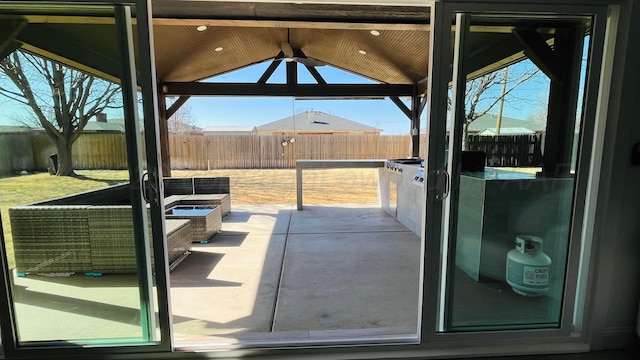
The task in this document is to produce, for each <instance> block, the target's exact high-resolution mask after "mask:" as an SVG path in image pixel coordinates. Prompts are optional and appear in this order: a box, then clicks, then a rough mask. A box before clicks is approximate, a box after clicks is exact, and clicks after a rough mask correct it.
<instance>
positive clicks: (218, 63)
mask: <svg viewBox="0 0 640 360" xmlns="http://www.w3.org/2000/svg"><path fill="white" fill-rule="evenodd" d="M153 9H154V12H153V14H154V33H155V50H156V68H157V73H158V78H160V79H161V80H163V81H194V80H200V79H204V78H207V77H211V76H214V75H217V74H222V73H225V72H228V71H232V70H235V69H239V68H242V67H244V66H247V65H250V64H253V63H258V62H262V61H269V60H271V59H274V58H276V57H277V56H278V54H279V52H280V51H281V43H282V42H288V43H290V44H291V46H292V48H294V49H300V50H301V51H302V52H303V53H304V54H305V55H306V56H307V57H310V58H313V59H316V60H319V61H321V62H324V63H326V64H328V65H332V66H335V67H337V68H341V69H344V70H347V71H350V72H352V73H355V74H359V75H362V76H365V77H367V78H370V79H373V80H376V81H379V82H382V83H390V84H413V83H417V82H419V81H421V80H423V79H425V78H426V77H427V71H428V52H429V29H430V28H429V9H428V8H426V7H400V6H391V7H389V6H346V5H317V4H316V5H314V4H304V5H303V4H277V3H244V2H240V3H238V2H207V1H188V2H187V1H171V0H154V1H153ZM200 25H206V26H207V29H206V30H205V31H201V32H199V31H197V30H196V27H197V26H200ZM371 30H376V31H378V32H379V35H378V36H374V35H372V34H371ZM216 48H222V51H215V49H216ZM360 50H363V51H364V52H366V54H360V52H359V51H360Z"/></svg>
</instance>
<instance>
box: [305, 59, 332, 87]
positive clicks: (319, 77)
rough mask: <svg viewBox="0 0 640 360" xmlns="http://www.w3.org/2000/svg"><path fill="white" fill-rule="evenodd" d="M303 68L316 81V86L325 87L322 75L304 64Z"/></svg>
mask: <svg viewBox="0 0 640 360" xmlns="http://www.w3.org/2000/svg"><path fill="white" fill-rule="evenodd" d="M304 66H305V67H306V68H307V70H308V71H309V73H310V74H311V76H313V78H314V79H316V81H317V82H318V84H320V85H327V81H326V80H325V79H324V78H323V77H322V75H321V74H320V73H319V72H318V70H317V69H316V68H314V67H313V66H309V65H306V64H305V65H304Z"/></svg>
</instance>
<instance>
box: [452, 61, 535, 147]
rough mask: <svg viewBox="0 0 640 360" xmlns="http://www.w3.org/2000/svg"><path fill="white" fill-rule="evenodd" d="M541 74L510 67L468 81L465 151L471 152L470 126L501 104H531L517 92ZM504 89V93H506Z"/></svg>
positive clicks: (464, 137)
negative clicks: (469, 146) (468, 138)
mask: <svg viewBox="0 0 640 360" xmlns="http://www.w3.org/2000/svg"><path fill="white" fill-rule="evenodd" d="M539 73H540V71H539V70H538V69H537V68H536V67H535V66H534V65H532V64H531V66H525V65H524V64H522V65H521V66H510V67H509V68H508V71H502V70H497V71H494V72H491V73H489V74H486V75H483V76H480V77H477V78H475V79H473V80H470V81H468V82H467V85H466V87H465V116H464V125H463V132H462V134H463V138H462V149H463V150H466V149H467V135H468V133H469V125H471V123H472V122H474V121H475V120H477V119H478V118H480V117H481V116H483V115H485V114H487V113H489V112H490V111H491V110H492V109H493V108H494V107H495V106H496V105H497V104H498V103H499V102H500V101H504V102H505V103H509V105H510V106H511V107H518V106H522V105H526V104H528V103H529V99H526V98H521V97H516V96H513V95H514V90H515V89H516V88H517V87H518V86H520V85H522V84H523V83H525V82H527V81H530V80H532V79H534V78H535V77H536V75H538V74H539ZM502 89H503V90H502Z"/></svg>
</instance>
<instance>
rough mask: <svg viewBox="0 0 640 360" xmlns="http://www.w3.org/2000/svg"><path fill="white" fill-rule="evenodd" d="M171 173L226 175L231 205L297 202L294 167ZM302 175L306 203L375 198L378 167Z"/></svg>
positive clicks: (353, 201)
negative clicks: (229, 187) (229, 182)
mask: <svg viewBox="0 0 640 360" xmlns="http://www.w3.org/2000/svg"><path fill="white" fill-rule="evenodd" d="M172 176H174V177H182V176H194V177H195V176H228V177H229V178H230V180H231V203H232V205H234V204H235V205H240V204H295V203H296V171H295V170H290V169H282V170H211V171H186V170H174V171H173V172H172ZM302 176H303V184H304V186H303V194H304V203H305V204H336V203H359V204H360V203H366V204H369V203H377V202H378V170H377V169H330V170H324V169H323V170H304V171H303V175H302Z"/></svg>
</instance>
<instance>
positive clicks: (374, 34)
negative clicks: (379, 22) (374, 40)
mask: <svg viewBox="0 0 640 360" xmlns="http://www.w3.org/2000/svg"><path fill="white" fill-rule="evenodd" d="M369 33H371V35H373V36H379V35H380V31H378V30H371V31H369Z"/></svg>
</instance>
